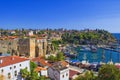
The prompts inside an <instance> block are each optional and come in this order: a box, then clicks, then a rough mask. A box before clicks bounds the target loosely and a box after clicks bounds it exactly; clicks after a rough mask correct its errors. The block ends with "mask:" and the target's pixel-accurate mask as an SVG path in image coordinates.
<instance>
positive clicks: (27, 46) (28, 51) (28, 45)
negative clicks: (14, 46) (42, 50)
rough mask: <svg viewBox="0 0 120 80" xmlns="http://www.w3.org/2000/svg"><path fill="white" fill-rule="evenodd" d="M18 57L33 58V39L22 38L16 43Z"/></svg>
mask: <svg viewBox="0 0 120 80" xmlns="http://www.w3.org/2000/svg"><path fill="white" fill-rule="evenodd" d="M18 52H19V55H24V56H27V57H35V38H25V39H24V38H23V39H19V42H18Z"/></svg>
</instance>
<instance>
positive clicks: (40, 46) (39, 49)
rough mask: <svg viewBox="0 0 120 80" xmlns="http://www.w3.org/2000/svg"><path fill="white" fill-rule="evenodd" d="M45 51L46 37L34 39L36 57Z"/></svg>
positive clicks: (44, 53) (42, 54)
mask: <svg viewBox="0 0 120 80" xmlns="http://www.w3.org/2000/svg"><path fill="white" fill-rule="evenodd" d="M46 51H47V40H46V38H37V39H36V57H38V56H45V55H46Z"/></svg>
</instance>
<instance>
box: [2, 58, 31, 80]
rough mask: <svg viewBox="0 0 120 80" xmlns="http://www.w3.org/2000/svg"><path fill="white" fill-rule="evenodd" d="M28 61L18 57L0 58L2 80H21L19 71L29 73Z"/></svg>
mask: <svg viewBox="0 0 120 80" xmlns="http://www.w3.org/2000/svg"><path fill="white" fill-rule="evenodd" d="M29 64H30V60H29V59H26V58H20V57H18V56H6V57H0V75H2V76H3V77H4V79H3V80H21V77H20V69H24V68H27V70H28V71H30V65H29Z"/></svg>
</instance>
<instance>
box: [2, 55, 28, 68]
mask: <svg viewBox="0 0 120 80" xmlns="http://www.w3.org/2000/svg"><path fill="white" fill-rule="evenodd" d="M0 60H2V61H0V68H1V67H5V66H8V65H12V64H16V63H19V62H23V61H26V60H29V59H26V58H21V57H19V56H5V57H3V56H2V57H0Z"/></svg>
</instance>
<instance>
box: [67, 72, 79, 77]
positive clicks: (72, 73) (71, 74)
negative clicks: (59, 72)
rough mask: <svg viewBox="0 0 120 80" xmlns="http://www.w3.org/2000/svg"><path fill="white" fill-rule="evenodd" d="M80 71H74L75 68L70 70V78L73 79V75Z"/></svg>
mask: <svg viewBox="0 0 120 80" xmlns="http://www.w3.org/2000/svg"><path fill="white" fill-rule="evenodd" d="M78 73H79V72H77V71H73V70H69V78H70V79H72V77H73V76H74V75H76V74H78Z"/></svg>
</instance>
